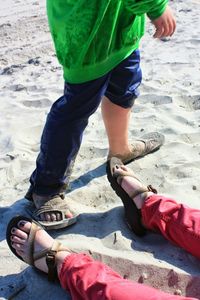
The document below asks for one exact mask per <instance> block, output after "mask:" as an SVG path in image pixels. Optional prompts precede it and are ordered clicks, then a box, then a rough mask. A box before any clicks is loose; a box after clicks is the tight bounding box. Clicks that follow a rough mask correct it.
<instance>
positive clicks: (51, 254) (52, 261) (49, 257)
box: [46, 241, 61, 281]
mask: <svg viewBox="0 0 200 300" xmlns="http://www.w3.org/2000/svg"><path fill="white" fill-rule="evenodd" d="M60 245H61V243H59V242H58V241H54V243H53V245H52V247H51V249H50V250H49V251H48V252H47V253H46V264H47V267H48V280H49V281H55V279H56V278H57V268H56V254H57V252H58V251H59V247H60Z"/></svg>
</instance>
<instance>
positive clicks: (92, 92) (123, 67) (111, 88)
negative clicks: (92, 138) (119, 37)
mask: <svg viewBox="0 0 200 300" xmlns="http://www.w3.org/2000/svg"><path fill="white" fill-rule="evenodd" d="M141 81H142V72H141V68H140V51H139V50H135V51H134V52H133V53H132V54H131V55H130V56H129V57H127V58H126V59H125V60H123V61H122V62H121V63H120V64H119V65H117V67H115V68H114V69H112V70H111V71H110V72H109V73H107V74H106V75H104V76H102V77H100V78H98V79H95V80H92V81H88V82H86V83H81V84H70V83H67V82H66V83H65V95H66V97H68V91H70V93H71V91H72V90H73V93H74V94H75V98H76V96H77V95H78V94H79V93H82V91H83V90H84V91H85V93H84V97H85V102H87V100H88V101H90V100H91V98H93V101H95V99H96V101H97V102H98V104H99V98H101V97H102V96H103V95H105V96H106V97H107V98H108V99H109V100H110V101H111V102H113V103H115V104H117V105H119V106H121V107H123V108H129V107H132V106H133V104H134V100H135V99H136V98H137V97H138V95H139V91H138V87H139V85H140V84H141Z"/></svg>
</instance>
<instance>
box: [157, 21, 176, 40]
mask: <svg viewBox="0 0 200 300" xmlns="http://www.w3.org/2000/svg"><path fill="white" fill-rule="evenodd" d="M154 25H155V27H156V31H155V33H154V35H153V37H154V38H162V37H167V36H172V35H173V34H174V32H175V29H176V22H175V20H174V19H172V20H169V21H167V22H163V23H162V24H159V25H158V26H157V25H156V24H154Z"/></svg>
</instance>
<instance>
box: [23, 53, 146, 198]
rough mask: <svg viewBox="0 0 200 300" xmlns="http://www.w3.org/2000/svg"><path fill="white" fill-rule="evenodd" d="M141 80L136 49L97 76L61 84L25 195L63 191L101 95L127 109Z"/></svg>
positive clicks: (135, 95)
mask: <svg viewBox="0 0 200 300" xmlns="http://www.w3.org/2000/svg"><path fill="white" fill-rule="evenodd" d="M141 80H142V73H141V69H140V52H139V50H136V51H134V52H133V53H132V54H131V55H130V56H129V57H128V58H126V59H125V60H124V61H122V62H121V63H120V64H119V65H118V66H117V67H115V68H114V69H113V70H112V71H110V72H109V73H108V74H106V75H104V76H102V77H101V78H98V79H95V80H92V81H88V82H85V83H81V84H69V83H65V89H64V95H63V96H62V97H60V98H59V99H58V100H57V101H56V102H55V103H54V104H53V105H52V107H51V110H50V112H49V114H48V117H47V120H46V124H45V127H44V130H43V134H42V139H41V147H40V153H39V155H38V158H37V167H36V170H35V171H34V172H33V174H32V176H31V179H30V182H31V188H30V190H29V194H28V195H29V196H26V197H27V198H28V197H29V198H30V197H31V196H30V195H31V194H32V193H33V192H35V193H36V194H38V195H53V194H56V193H60V192H63V191H64V190H65V188H66V186H67V185H68V181H69V174H68V173H69V170H70V168H71V167H70V165H71V163H72V161H73V160H74V159H75V157H76V155H77V153H78V150H79V148H80V145H81V141H82V135H83V131H84V130H85V128H86V126H87V124H88V120H89V117H90V116H91V115H92V114H93V113H94V112H95V111H96V109H97V108H98V106H99V104H100V102H101V99H102V96H104V95H105V96H106V97H108V99H109V100H110V101H112V102H113V103H115V104H116V105H119V106H121V107H123V108H130V107H132V105H133V103H134V100H135V98H137V96H138V87H139V85H140V83H141Z"/></svg>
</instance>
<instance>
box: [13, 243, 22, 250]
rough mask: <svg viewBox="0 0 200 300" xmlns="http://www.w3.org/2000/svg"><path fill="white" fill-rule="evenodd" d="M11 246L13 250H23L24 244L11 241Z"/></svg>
mask: <svg viewBox="0 0 200 300" xmlns="http://www.w3.org/2000/svg"><path fill="white" fill-rule="evenodd" d="M12 247H13V248H14V249H15V250H20V251H23V247H24V245H22V244H19V243H12Z"/></svg>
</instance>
